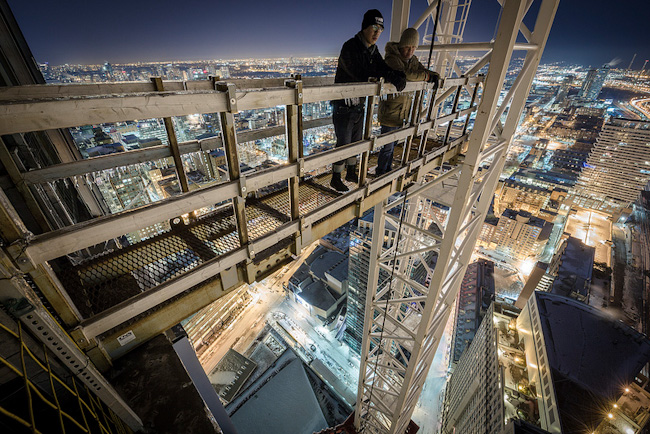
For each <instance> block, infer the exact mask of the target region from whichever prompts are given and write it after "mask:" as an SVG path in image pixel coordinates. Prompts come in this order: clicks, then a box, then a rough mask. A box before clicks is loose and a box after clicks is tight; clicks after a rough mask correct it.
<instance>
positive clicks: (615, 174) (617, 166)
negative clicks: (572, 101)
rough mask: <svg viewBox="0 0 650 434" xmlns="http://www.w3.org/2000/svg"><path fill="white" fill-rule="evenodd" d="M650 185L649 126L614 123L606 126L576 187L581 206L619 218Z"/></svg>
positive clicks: (618, 121) (621, 121) (628, 122)
mask: <svg viewBox="0 0 650 434" xmlns="http://www.w3.org/2000/svg"><path fill="white" fill-rule="evenodd" d="M648 181H650V122H643V121H633V120H629V119H612V120H610V121H609V122H607V123H606V124H605V126H604V127H603V130H602V132H601V134H600V136H599V137H598V140H597V141H596V145H595V146H594V148H593V150H592V151H591V153H590V154H589V157H588V158H587V163H586V165H585V168H584V169H583V171H582V173H581V175H580V178H579V179H578V182H577V183H576V186H575V191H574V193H575V196H576V197H575V200H574V202H575V203H576V204H578V205H579V206H583V207H586V208H592V209H597V210H601V211H605V212H609V213H612V214H617V213H619V212H621V211H622V210H623V209H625V208H627V207H629V206H630V205H631V204H632V203H633V202H634V201H635V200H636V199H637V198H638V197H639V192H640V191H641V190H642V189H643V188H644V187H645V186H646V184H647V183H648Z"/></svg>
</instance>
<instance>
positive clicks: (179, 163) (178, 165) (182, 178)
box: [151, 77, 190, 193]
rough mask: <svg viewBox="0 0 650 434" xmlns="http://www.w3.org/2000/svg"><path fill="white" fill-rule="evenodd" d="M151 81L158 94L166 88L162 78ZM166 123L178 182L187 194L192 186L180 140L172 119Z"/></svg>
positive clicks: (169, 118) (165, 121)
mask: <svg viewBox="0 0 650 434" xmlns="http://www.w3.org/2000/svg"><path fill="white" fill-rule="evenodd" d="M151 81H152V82H153V85H154V86H155V88H156V90H157V91H158V92H163V91H164V90H165V87H164V85H163V81H162V77H151ZM163 122H164V123H165V130H166V131H167V140H168V141H169V149H170V151H171V153H172V157H173V158H174V168H175V169H176V175H177V176H178V182H179V184H180V185H181V191H182V192H183V193H187V192H188V191H190V185H189V183H188V181H187V174H186V173H185V169H184V168H183V160H182V159H181V151H180V150H179V149H178V139H177V138H176V131H175V130H174V122H173V121H172V118H171V117H166V118H163Z"/></svg>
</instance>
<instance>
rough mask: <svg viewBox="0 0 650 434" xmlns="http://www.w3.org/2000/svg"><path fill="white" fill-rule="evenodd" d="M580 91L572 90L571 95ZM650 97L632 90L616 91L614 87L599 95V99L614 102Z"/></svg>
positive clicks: (602, 91) (605, 88)
mask: <svg viewBox="0 0 650 434" xmlns="http://www.w3.org/2000/svg"><path fill="white" fill-rule="evenodd" d="M579 91H580V89H577V88H575V89H571V91H570V92H569V95H577V94H578V92H579ZM641 96H650V95H649V94H647V93H644V92H635V91H632V90H625V89H616V88H613V87H603V89H602V90H601V91H600V95H598V99H613V100H614V101H629V100H631V99H632V98H635V97H641Z"/></svg>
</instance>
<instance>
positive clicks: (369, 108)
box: [359, 78, 384, 187]
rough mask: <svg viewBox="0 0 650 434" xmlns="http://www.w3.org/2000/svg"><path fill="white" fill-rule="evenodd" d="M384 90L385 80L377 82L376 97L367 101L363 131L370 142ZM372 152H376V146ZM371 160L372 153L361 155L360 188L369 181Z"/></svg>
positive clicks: (381, 79) (371, 97) (372, 96)
mask: <svg viewBox="0 0 650 434" xmlns="http://www.w3.org/2000/svg"><path fill="white" fill-rule="evenodd" d="M383 90H384V79H383V78H380V79H379V80H378V81H377V91H376V93H375V95H371V96H369V97H368V98H367V101H366V124H365V126H364V129H363V139H364V140H370V138H371V137H372V120H373V117H374V115H375V104H376V103H377V100H378V98H379V97H380V96H381V94H382V92H383ZM373 143H374V142H373ZM372 150H373V151H374V150H375V149H374V146H373V149H372ZM369 159H370V151H365V152H364V153H363V154H361V163H360V164H359V187H362V186H364V185H365V184H366V179H368V165H369V161H368V160H369Z"/></svg>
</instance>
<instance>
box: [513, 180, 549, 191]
mask: <svg viewBox="0 0 650 434" xmlns="http://www.w3.org/2000/svg"><path fill="white" fill-rule="evenodd" d="M503 184H504V185H505V186H506V187H513V188H517V189H519V190H527V191H535V192H538V193H543V192H547V193H550V192H551V191H550V190H549V189H548V188H544V187H539V186H536V185H531V184H524V183H523V182H518V181H515V180H514V179H506V180H505V181H504V182H503Z"/></svg>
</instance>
